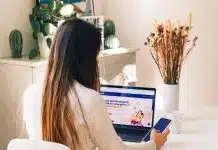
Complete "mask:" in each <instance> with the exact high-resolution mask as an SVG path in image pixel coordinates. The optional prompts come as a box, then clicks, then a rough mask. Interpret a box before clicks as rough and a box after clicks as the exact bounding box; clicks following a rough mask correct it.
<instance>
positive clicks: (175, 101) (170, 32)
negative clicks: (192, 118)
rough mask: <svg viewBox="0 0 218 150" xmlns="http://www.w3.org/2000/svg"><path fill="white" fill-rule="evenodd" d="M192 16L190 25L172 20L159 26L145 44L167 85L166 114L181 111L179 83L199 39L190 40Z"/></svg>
mask: <svg viewBox="0 0 218 150" xmlns="http://www.w3.org/2000/svg"><path fill="white" fill-rule="evenodd" d="M191 22H192V14H190V20H189V24H185V25H180V21H178V23H177V24H175V23H174V24H173V23H171V21H170V20H167V21H165V23H160V24H158V23H157V21H156V20H155V23H154V32H152V33H151V34H150V35H149V36H148V37H147V40H146V42H145V45H147V46H148V47H149V49H150V53H151V56H152V58H153V59H154V61H155V63H156V65H157V67H158V69H159V71H160V74H161V77H162V79H163V81H164V84H165V89H164V90H165V91H164V93H165V94H164V102H163V103H164V108H165V111H166V112H172V111H173V110H178V109H179V81H180V74H181V70H182V65H183V63H184V62H185V60H186V59H187V57H188V55H189V54H190V52H191V51H192V50H193V48H194V47H195V45H196V41H197V39H198V38H197V37H194V38H193V39H192V40H190V39H189V34H190V31H191V30H192V25H191Z"/></svg>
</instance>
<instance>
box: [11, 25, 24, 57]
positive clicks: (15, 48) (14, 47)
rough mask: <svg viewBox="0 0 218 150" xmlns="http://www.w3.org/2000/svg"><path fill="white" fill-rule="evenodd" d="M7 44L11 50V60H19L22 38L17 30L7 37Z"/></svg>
mask: <svg viewBox="0 0 218 150" xmlns="http://www.w3.org/2000/svg"><path fill="white" fill-rule="evenodd" d="M9 44H10V48H11V57H12V58H21V57H22V50H23V37H22V34H21V32H20V31H19V30H17V29H14V30H12V31H11V33H10V36H9Z"/></svg>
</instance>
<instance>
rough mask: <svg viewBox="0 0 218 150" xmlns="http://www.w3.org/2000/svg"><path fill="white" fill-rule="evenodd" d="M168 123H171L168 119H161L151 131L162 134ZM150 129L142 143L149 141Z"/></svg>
mask: <svg viewBox="0 0 218 150" xmlns="http://www.w3.org/2000/svg"><path fill="white" fill-rule="evenodd" d="M170 123H171V120H170V119H166V118H161V119H160V120H159V121H158V122H157V123H156V124H155V126H154V127H153V128H152V129H155V130H157V132H159V133H162V132H163V131H164V130H165V129H166V128H167V127H169V125H170ZM152 129H151V130H150V131H149V132H148V133H147V134H146V136H145V137H144V139H143V141H144V142H148V141H150V136H151V131H152Z"/></svg>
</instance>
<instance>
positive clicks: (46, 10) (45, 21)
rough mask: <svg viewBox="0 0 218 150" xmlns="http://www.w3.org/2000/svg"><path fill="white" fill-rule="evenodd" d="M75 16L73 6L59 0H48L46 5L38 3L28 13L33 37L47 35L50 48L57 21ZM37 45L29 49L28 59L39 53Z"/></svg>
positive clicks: (76, 14) (36, 38)
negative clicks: (30, 12)
mask: <svg viewBox="0 0 218 150" xmlns="http://www.w3.org/2000/svg"><path fill="white" fill-rule="evenodd" d="M77 16H78V13H77V12H76V11H74V6H73V5H71V4H64V3H63V1H61V0H50V1H49V4H48V5H39V4H38V5H36V6H35V7H34V8H33V9H32V14H30V15H29V21H30V24H31V27H32V30H33V38H34V39H35V40H38V38H40V37H42V35H43V36H44V37H47V40H46V41H47V44H48V47H49V48H50V46H51V43H52V37H53V36H54V35H55V33H56V30H57V26H58V23H59V22H60V21H63V20H66V19H69V18H76V17H77ZM38 47H39V46H38ZM38 47H37V48H33V49H32V50H31V51H30V54H29V58H30V59H33V58H34V57H36V56H38V55H39V48H38Z"/></svg>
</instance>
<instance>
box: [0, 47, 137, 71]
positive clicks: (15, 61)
mask: <svg viewBox="0 0 218 150" xmlns="http://www.w3.org/2000/svg"><path fill="white" fill-rule="evenodd" d="M137 51H139V49H126V48H118V49H109V50H104V51H101V52H100V54H99V57H100V58H103V57H110V56H115V55H123V54H128V53H135V52H137ZM47 61H48V59H47V58H41V57H37V58H34V59H33V60H29V58H28V56H24V57H22V58H11V57H6V58H0V64H11V65H20V66H29V67H37V66H40V65H43V64H46V63H47Z"/></svg>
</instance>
